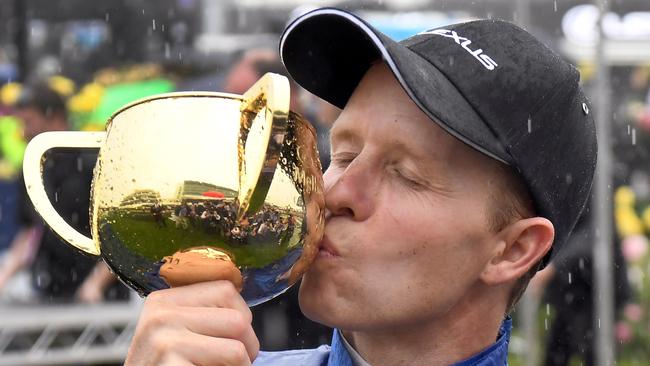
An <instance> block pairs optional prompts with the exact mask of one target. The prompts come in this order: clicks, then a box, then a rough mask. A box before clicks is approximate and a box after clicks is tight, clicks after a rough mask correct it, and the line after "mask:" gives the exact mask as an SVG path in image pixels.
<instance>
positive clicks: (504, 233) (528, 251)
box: [481, 217, 555, 285]
mask: <svg viewBox="0 0 650 366" xmlns="http://www.w3.org/2000/svg"><path fill="white" fill-rule="evenodd" d="M554 236H555V229H554V228H553V224H552V223H551V222H550V221H549V220H547V219H545V218H543V217H533V218H529V219H521V220H518V221H515V222H513V223H511V224H510V225H508V226H507V227H505V228H504V229H503V230H501V231H500V232H499V233H498V234H497V236H496V240H499V241H500V242H499V243H498V245H495V251H494V255H493V257H492V259H491V260H490V262H489V263H488V264H487V265H486V266H485V269H484V270H483V272H482V273H481V279H482V280H483V282H485V283H486V284H488V285H500V284H504V283H506V282H509V281H512V280H515V279H517V278H520V277H521V276H523V275H524V274H525V273H526V272H528V270H529V269H530V268H531V267H532V266H534V265H535V264H537V263H538V262H539V261H540V260H541V259H542V258H543V257H544V255H545V254H546V253H547V252H548V251H549V249H550V248H551V245H552V244H553V237H554Z"/></svg>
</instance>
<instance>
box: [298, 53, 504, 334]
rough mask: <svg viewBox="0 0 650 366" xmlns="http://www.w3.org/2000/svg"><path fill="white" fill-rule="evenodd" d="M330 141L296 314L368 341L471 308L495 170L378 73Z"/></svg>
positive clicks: (485, 251) (485, 254)
mask: <svg viewBox="0 0 650 366" xmlns="http://www.w3.org/2000/svg"><path fill="white" fill-rule="evenodd" d="M331 136H332V137H331V138H332V162H331V165H330V167H329V169H328V170H327V172H326V173H325V201H326V207H327V210H328V212H327V215H328V216H327V221H326V227H325V237H324V239H323V247H322V248H321V250H320V252H319V255H318V257H317V259H316V260H315V261H314V263H313V265H312V267H311V268H310V270H309V271H308V273H307V274H306V275H305V277H304V278H303V282H302V285H301V289H300V302H301V307H302V310H303V312H304V313H305V314H306V315H307V316H308V317H310V318H312V319H314V320H316V321H319V322H322V323H324V324H327V325H330V326H334V327H339V328H341V329H344V330H364V329H365V330H371V329H380V328H387V327H401V326H410V325H414V324H420V323H421V322H423V321H431V320H435V319H436V318H440V317H442V316H446V315H450V311H451V312H452V313H453V311H452V310H454V309H457V308H458V307H462V304H469V303H471V302H472V301H473V299H474V298H473V296H477V295H476V292H477V291H478V289H479V286H481V284H480V280H479V279H478V277H479V275H480V273H481V272H482V270H483V268H484V266H485V265H486V264H487V263H488V261H489V260H490V249H492V246H493V242H494V240H495V235H496V234H494V233H492V232H491V231H490V229H489V226H488V219H487V216H486V215H487V213H488V212H489V208H488V207H489V202H490V199H491V191H492V189H493V188H491V185H493V184H496V182H495V179H494V169H493V168H494V166H495V165H494V164H498V163H496V162H495V161H493V160H491V159H489V158H487V157H484V156H483V155H482V154H480V153H478V152H476V151H474V150H473V149H471V148H469V147H468V146H466V145H465V144H463V143H462V142H460V141H458V140H457V139H455V138H453V137H452V136H450V135H449V134H447V133H446V132H444V131H443V130H442V129H441V128H440V127H438V126H437V125H436V124H435V123H433V122H432V121H431V120H430V119H429V118H428V117H427V116H426V115H425V114H424V113H423V112H422V111H421V110H420V109H418V107H417V106H416V105H415V104H414V103H413V102H412V101H411V100H410V99H409V98H408V96H407V95H406V93H405V92H404V91H403V89H402V88H401V87H400V85H399V84H398V82H397V80H396V79H395V78H394V76H393V75H392V74H391V72H390V71H389V70H388V68H387V67H386V66H385V65H384V64H378V65H375V66H373V67H372V68H371V69H370V71H369V72H368V73H367V74H366V76H365V77H364V78H363V80H362V81H361V83H360V84H359V86H358V87H357V89H356V90H355V92H354V94H353V96H352V97H351V99H350V101H349V102H348V104H347V106H346V107H345V109H344V110H343V112H342V114H341V116H340V117H339V118H338V120H337V121H336V123H335V124H334V127H333V128H332V131H331ZM475 290H477V291H475ZM478 292H480V291H478Z"/></svg>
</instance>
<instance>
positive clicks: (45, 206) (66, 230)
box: [23, 131, 106, 256]
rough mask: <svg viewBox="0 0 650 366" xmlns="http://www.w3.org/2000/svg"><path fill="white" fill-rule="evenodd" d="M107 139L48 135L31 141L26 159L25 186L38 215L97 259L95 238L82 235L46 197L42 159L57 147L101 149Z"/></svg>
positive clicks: (69, 133) (91, 134)
mask: <svg viewBox="0 0 650 366" xmlns="http://www.w3.org/2000/svg"><path fill="white" fill-rule="evenodd" d="M105 136H106V133H105V132H72V131H65V132H45V133H42V134H40V135H38V136H36V137H34V138H33V139H32V140H31V141H30V142H29V144H28V145H27V148H26V149H25V157H24V158H23V176H24V178H25V186H26V188H27V194H28V195H29V198H30V199H31V201H32V203H33V204H34V208H35V209H36V212H38V214H39V215H40V216H41V217H42V218H43V220H45V221H46V222H47V224H48V225H49V226H50V227H51V228H52V229H53V230H54V232H56V233H57V235H59V236H60V237H61V238H62V239H63V240H65V241H67V242H68V243H70V244H71V245H73V246H74V247H76V248H77V249H79V250H81V251H83V252H85V253H88V254H91V255H95V256H97V255H99V254H100V249H99V246H97V245H96V244H95V242H94V241H93V239H92V238H89V237H87V236H85V235H83V234H81V233H80V232H78V231H77V230H75V229H74V228H73V227H72V226H70V224H68V223H67V222H65V220H63V218H62V217H61V215H59V213H58V212H56V210H55V209H54V206H52V202H51V201H50V199H49V198H48V197H47V194H46V193H45V186H44V185H43V175H42V169H43V166H42V164H43V160H42V158H43V155H44V154H45V153H46V152H47V151H48V150H50V149H52V148H57V147H64V148H76V149H82V148H97V149H98V148H99V147H100V146H101V145H102V143H103V142H104V138H105Z"/></svg>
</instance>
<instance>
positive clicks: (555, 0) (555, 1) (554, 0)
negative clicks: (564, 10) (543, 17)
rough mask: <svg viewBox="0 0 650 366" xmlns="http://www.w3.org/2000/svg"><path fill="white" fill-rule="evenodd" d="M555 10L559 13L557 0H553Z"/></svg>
mask: <svg viewBox="0 0 650 366" xmlns="http://www.w3.org/2000/svg"><path fill="white" fill-rule="evenodd" d="M553 11H554V12H556V13H557V0H553Z"/></svg>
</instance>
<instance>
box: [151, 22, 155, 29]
mask: <svg viewBox="0 0 650 366" xmlns="http://www.w3.org/2000/svg"><path fill="white" fill-rule="evenodd" d="M151 29H153V30H156V19H151Z"/></svg>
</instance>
